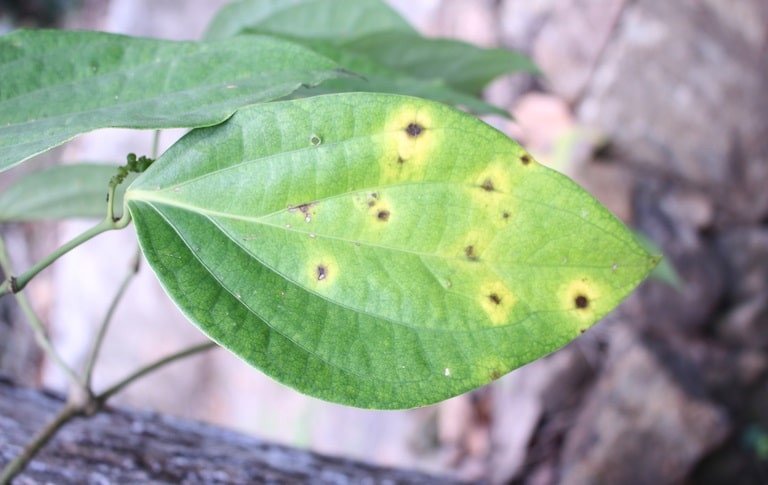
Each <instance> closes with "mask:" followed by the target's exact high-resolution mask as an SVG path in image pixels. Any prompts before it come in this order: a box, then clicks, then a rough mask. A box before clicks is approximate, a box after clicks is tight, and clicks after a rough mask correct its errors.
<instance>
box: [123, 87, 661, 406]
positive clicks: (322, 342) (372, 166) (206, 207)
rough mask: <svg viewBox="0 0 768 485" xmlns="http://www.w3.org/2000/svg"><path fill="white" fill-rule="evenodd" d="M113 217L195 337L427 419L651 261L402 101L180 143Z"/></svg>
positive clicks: (335, 392)
mask: <svg viewBox="0 0 768 485" xmlns="http://www.w3.org/2000/svg"><path fill="white" fill-rule="evenodd" d="M126 200H127V203H128V207H129V209H130V211H131V214H132V216H133V218H134V221H135V223H136V229H137V232H138V237H139V241H140V244H141V247H142V250H143V251H144V254H145V255H146V257H147V260H148V261H149V264H150V265H151V267H152V268H153V269H154V271H155V272H156V274H157V276H158V278H159V279H160V282H161V283H162V285H163V286H164V288H165V289H166V291H167V292H168V294H169V295H170V296H171V298H172V299H173V300H174V301H175V302H176V303H177V304H178V306H179V307H180V308H181V309H182V311H184V313H185V314H186V315H187V316H188V317H189V318H190V320H192V321H193V322H194V323H195V324H197V325H198V326H199V327H200V328H201V329H202V330H203V331H204V332H205V333H206V334H208V335H209V336H210V337H211V338H212V339H213V340H215V341H216V342H218V343H219V344H221V345H222V346H224V347H226V348H228V349H229V350H231V351H232V352H234V353H235V354H237V355H238V356H240V357H241V358H242V359H243V360H245V361H246V362H248V363H250V364H252V365H254V366H255V367H257V368H259V369H261V370H263V371H264V372H265V373H267V374H269V375H271V376H273V377H274V378H276V379H278V380H279V381H281V382H283V383H285V384H287V385H290V386H293V387H295V388H296V389H298V390H300V391H302V392H305V393H307V394H311V395H313V396H317V397H320V398H323V399H327V400H331V401H336V402H340V403H345V404H350V405H354V406H359V407H375V408H406V407H413V406H420V405H425V404H429V403H434V402H437V401H440V400H442V399H446V398H448V397H451V396H454V395H457V394H459V393H462V392H465V391H468V390H470V389H474V388H476V387H478V386H481V385H483V384H486V383H488V382H490V381H492V380H493V379H496V378H498V377H499V376H501V375H503V374H505V373H507V372H509V371H510V370H512V369H514V368H516V367H519V366H521V365H523V364H525V363H527V362H530V361H532V360H534V359H537V358H539V357H542V356H544V355H546V354H548V353H550V352H552V351H554V350H555V349H557V348H559V347H561V346H563V345H565V344H566V343H568V342H569V341H571V340H572V339H574V338H575V337H577V336H578V335H579V334H580V333H582V332H583V331H585V330H586V329H587V328H589V327H590V326H591V325H593V324H594V323H595V322H596V321H597V320H598V319H599V318H601V317H602V316H603V315H605V314H606V313H607V312H609V311H610V310H611V309H612V308H614V307H615V306H616V305H617V304H618V303H619V302H620V301H621V300H622V299H623V298H624V297H625V296H626V295H627V294H628V293H629V292H630V291H631V290H632V289H633V288H634V287H635V286H636V285H637V284H638V283H639V282H640V281H641V280H642V279H643V278H644V277H645V275H646V274H647V273H648V272H649V271H650V270H651V268H652V267H653V266H654V265H655V264H656V262H657V259H656V258H654V257H652V256H651V255H649V254H648V253H647V252H646V251H645V250H644V249H643V248H642V247H640V246H639V245H638V244H637V243H636V242H635V240H634V238H633V236H632V233H631V232H629V231H628V230H627V229H626V228H625V227H624V226H623V224H622V223H621V222H619V221H618V220H617V219H616V218H615V217H613V216H612V215H611V214H610V213H609V212H607V211H606V209H604V208H603V207H602V206H601V205H600V204H599V203H598V202H597V201H596V200H595V199H594V198H593V197H591V196H590V195H589V194H587V193H586V192H584V191H583V190H582V189H581V188H579V187H578V186H577V185H575V184H574V183H573V182H571V181H570V180H569V179H567V178H566V177H564V176H562V175H560V174H558V173H556V172H554V171H552V170H550V169H547V168H546V167H544V166H542V165H539V164H538V163H536V162H535V161H534V160H533V159H532V158H531V157H530V155H528V154H527V153H526V152H525V151H524V150H523V149H522V148H521V147H520V146H519V145H518V144H517V143H515V142H514V141H512V140H510V139H509V138H507V137H506V136H505V135H504V134H502V133H500V132H498V131H496V130H494V129H493V128H491V127H490V126H488V125H486V124H484V123H482V122H481V121H479V120H477V119H476V118H473V117H471V116H469V115H467V114H465V113H462V112H460V111H457V110H455V109H453V108H450V107H447V106H445V105H441V104H438V103H435V102H432V101H427V100H421V99H417V98H409V97H404V96H394V95H386V94H366V93H356V94H343V95H328V96H318V97H314V98H306V99H300V100H294V101H286V102H279V103H273V104H264V105H258V106H253V107H249V108H245V109H242V110H240V111H238V113H236V114H235V115H234V116H233V117H232V118H231V119H230V120H228V121H227V122H226V123H224V124H222V125H219V126H216V127H212V128H207V129H200V130H194V131H192V132H191V133H189V134H188V135H187V136H185V137H184V138H182V139H181V140H180V141H179V142H178V143H177V144H176V145H174V146H173V147H171V148H170V149H169V150H168V151H167V152H166V153H165V154H164V155H163V156H162V157H161V158H160V159H159V160H157V161H156V162H155V163H154V164H153V165H152V166H151V167H150V168H149V169H148V170H147V171H146V172H145V173H144V174H142V175H141V176H140V177H139V178H138V179H137V180H136V181H135V182H134V183H133V184H132V185H131V187H129V189H128V192H127V194H126Z"/></svg>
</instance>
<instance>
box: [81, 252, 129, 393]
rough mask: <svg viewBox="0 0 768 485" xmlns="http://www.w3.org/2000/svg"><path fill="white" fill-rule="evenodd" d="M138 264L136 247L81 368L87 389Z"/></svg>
mask: <svg viewBox="0 0 768 485" xmlns="http://www.w3.org/2000/svg"><path fill="white" fill-rule="evenodd" d="M140 264H141V252H140V251H139V250H138V249H137V250H136V254H135V255H134V257H133V260H132V262H131V266H130V269H129V270H128V273H127V274H126V275H125V278H123V282H122V283H121V284H120V288H118V290H117V293H115V296H114V297H113V298H112V302H111V303H110V304H109V308H108V309H107V313H106V315H104V319H103V320H102V322H101V325H99V330H98V332H97V333H96V337H95V338H94V340H93V344H92V346H91V351H90V353H89V354H88V359H87V360H86V364H85V368H84V370H83V382H84V383H85V387H86V388H87V389H91V382H92V380H93V369H94V367H95V365H96V360H97V359H98V357H99V351H100V350H101V346H102V344H103V343H104V337H105V336H106V334H107V329H108V328H109V324H110V323H111V322H112V317H113V316H114V314H115V310H117V305H118V304H119V303H120V301H121V300H122V299H123V295H125V292H126V290H127V289H128V285H130V283H131V281H133V278H134V277H135V276H136V275H137V274H138V272H139V267H140Z"/></svg>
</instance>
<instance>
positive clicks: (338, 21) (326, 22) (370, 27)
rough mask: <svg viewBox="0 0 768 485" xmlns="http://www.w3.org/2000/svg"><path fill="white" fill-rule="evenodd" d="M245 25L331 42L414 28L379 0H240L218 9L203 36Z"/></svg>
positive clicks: (221, 34)
mask: <svg viewBox="0 0 768 485" xmlns="http://www.w3.org/2000/svg"><path fill="white" fill-rule="evenodd" d="M246 28H249V29H251V30H253V31H258V32H259V33H263V34H272V35H278V36H289V37H300V38H309V39H325V40H329V41H334V42H337V41H341V40H345V39H352V38H357V37H360V36H363V35H367V34H371V33H373V32H379V31H382V30H393V31H398V32H414V30H413V28H412V27H411V26H410V25H409V24H408V22H406V21H405V20H404V19H403V18H402V17H401V16H400V15H399V14H397V12H395V11H394V10H392V8H390V7H389V5H387V4H386V3H385V2H382V1H380V0H243V1H239V2H232V3H230V4H229V5H227V6H225V7H224V8H222V9H221V10H219V12H218V14H216V17H215V18H214V19H213V21H212V22H211V25H210V26H209V27H208V32H207V34H206V38H208V39H224V38H229V37H233V36H235V35H238V34H240V33H242V31H243V30H244V29H246Z"/></svg>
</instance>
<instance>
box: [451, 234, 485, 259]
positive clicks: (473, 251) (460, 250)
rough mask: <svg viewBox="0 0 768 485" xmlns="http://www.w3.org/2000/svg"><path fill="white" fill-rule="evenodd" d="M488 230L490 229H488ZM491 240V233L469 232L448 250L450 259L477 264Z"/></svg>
mask: <svg viewBox="0 0 768 485" xmlns="http://www.w3.org/2000/svg"><path fill="white" fill-rule="evenodd" d="M489 229H490V228H489ZM492 240H493V231H492V230H488V231H482V232H481V231H479V230H472V231H469V232H468V233H467V234H466V235H465V236H464V237H462V238H461V239H460V240H459V241H457V242H456V243H454V244H453V245H451V247H450V248H449V251H450V255H451V257H454V258H458V259H459V260H464V261H467V262H472V263H475V262H479V261H482V260H483V255H484V253H485V251H486V249H487V248H488V245H489V244H490V242H491V241H492Z"/></svg>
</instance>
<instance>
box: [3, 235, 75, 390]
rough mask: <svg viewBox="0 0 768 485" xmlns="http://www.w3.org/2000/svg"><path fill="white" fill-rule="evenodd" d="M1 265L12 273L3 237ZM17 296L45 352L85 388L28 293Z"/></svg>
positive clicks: (8, 273)
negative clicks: (49, 332) (66, 360)
mask: <svg viewBox="0 0 768 485" xmlns="http://www.w3.org/2000/svg"><path fill="white" fill-rule="evenodd" d="M0 267H1V268H2V270H3V272H4V273H5V274H6V275H10V274H11V273H12V272H13V270H12V268H11V261H10V258H9V256H8V251H7V250H6V247H5V241H3V240H2V238H0ZM15 296H16V301H17V302H18V304H19V307H20V308H21V311H22V312H23V313H24V316H25V317H26V318H27V322H28V323H29V326H30V327H32V331H33V332H34V334H35V340H37V343H38V345H40V348H42V349H43V352H45V354H46V355H47V356H48V358H49V359H51V360H52V361H53V362H54V363H55V364H56V365H57V366H58V367H59V368H60V369H61V370H62V372H64V374H66V376H67V378H68V379H69V380H70V382H71V383H72V385H74V386H75V387H78V388H84V387H85V386H84V383H83V381H82V379H80V377H78V375H77V373H76V372H75V371H74V370H73V369H72V368H71V367H70V366H69V365H67V363H66V362H65V361H64V359H62V358H61V356H60V355H59V353H58V352H56V349H54V348H53V344H52V343H51V341H50V340H49V339H48V335H47V333H46V331H45V326H43V323H42V321H40V318H39V317H38V316H37V314H36V313H35V311H34V310H33V309H32V305H30V303H29V300H27V297H26V295H25V294H24V293H16V294H15Z"/></svg>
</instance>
